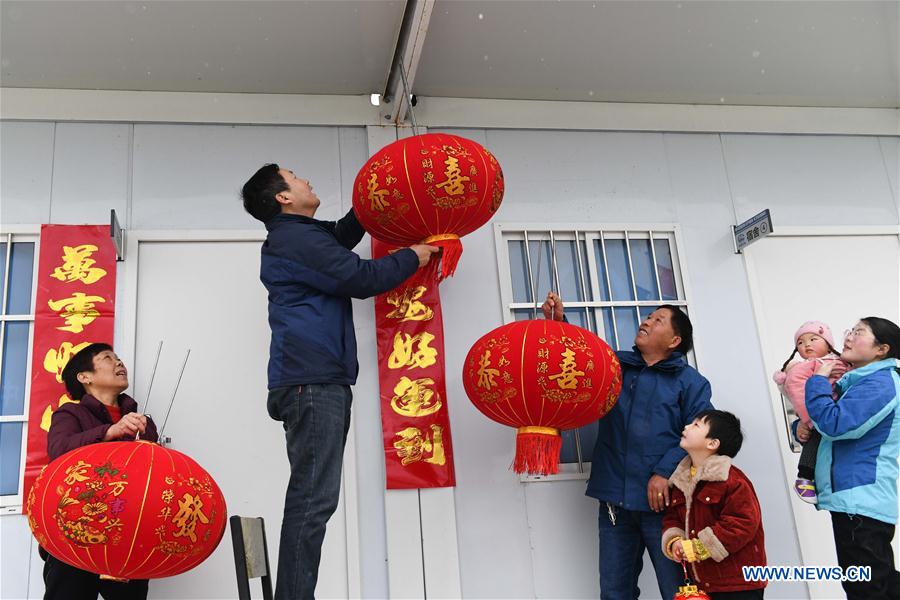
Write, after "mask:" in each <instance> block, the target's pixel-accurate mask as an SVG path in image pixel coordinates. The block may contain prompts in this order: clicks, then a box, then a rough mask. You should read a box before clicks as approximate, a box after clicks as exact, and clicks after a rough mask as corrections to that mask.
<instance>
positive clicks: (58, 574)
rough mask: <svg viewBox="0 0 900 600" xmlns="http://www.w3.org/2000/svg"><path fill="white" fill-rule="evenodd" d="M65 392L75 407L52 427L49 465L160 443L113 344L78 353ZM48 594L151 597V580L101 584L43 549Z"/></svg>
mask: <svg viewBox="0 0 900 600" xmlns="http://www.w3.org/2000/svg"><path fill="white" fill-rule="evenodd" d="M62 378H63V381H64V382H65V384H66V391H68V393H69V396H70V397H71V398H72V399H73V400H76V402H68V403H65V404H63V405H62V406H60V407H59V408H58V409H57V410H56V411H55V412H54V413H53V419H52V420H51V422H50V432H49V433H48V434H47V454H48V455H49V456H50V460H53V459H56V458H57V457H59V456H61V455H63V454H65V453H66V452H68V451H70V450H74V449H75V448H80V447H81V446H86V445H88V444H96V443H98V442H112V441H129V440H134V439H135V438H136V437H137V435H138V434H140V438H141V439H143V440H147V441H150V442H155V441H157V439H158V435H157V432H156V425H155V424H154V423H153V421H152V419H150V418H149V417H147V416H145V415H142V414H140V413H139V412H137V408H138V406H137V402H135V401H134V399H133V398H131V396H128V395H126V394H123V393H122V392H124V391H125V390H126V389H127V388H128V369H126V368H125V365H124V364H122V360H121V359H120V358H119V357H118V356H116V353H115V352H113V349H112V347H111V346H110V345H109V344H91V345H89V346H87V347H85V348H84V349H82V350H81V351H79V352H78V353H76V354H75V355H74V356H72V358H71V359H70V360H69V362H68V363H67V364H66V367H65V368H64V369H63V372H62ZM40 551H41V556H42V557H43V558H44V560H45V563H44V586H45V588H46V590H45V592H44V598H45V600H48V599H57V598H59V599H63V598H65V599H74V598H77V599H79V600H80V599H88V598H90V599H96V598H97V595H98V594H101V595H102V596H103V597H104V598H107V599H110V598H116V599H122V600H131V599H136V600H137V599H140V600H143V599H144V598H146V597H147V580H146V579H133V580H131V581H128V582H119V581H110V580H105V579H101V578H100V576H99V575H97V574H94V573H90V572H88V571H83V570H81V569H76V568H75V567H73V566H71V565H68V564H66V563H64V562H62V561H61V560H57V559H56V558H54V557H53V556H52V555H50V554H49V553H48V552H47V551H46V550H44V549H43V548H41V549H40Z"/></svg>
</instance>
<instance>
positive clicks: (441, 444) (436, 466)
mask: <svg viewBox="0 0 900 600" xmlns="http://www.w3.org/2000/svg"><path fill="white" fill-rule="evenodd" d="M392 249H394V246H390V245H387V244H382V243H381V242H378V241H373V245H372V254H373V256H374V257H375V258H379V257H381V256H385V255H387V253H388V251H389V250H392ZM375 325H376V330H377V334H378V367H379V379H380V388H381V401H382V411H381V420H382V431H383V434H384V452H385V470H386V474H387V487H388V488H389V489H398V488H422V487H447V486H453V485H456V476H455V472H454V469H453V455H452V443H451V438H450V419H449V416H448V414H447V400H446V384H445V374H444V356H443V353H444V344H443V338H444V331H443V320H442V318H441V307H440V295H439V294H438V283H437V281H434V280H433V279H429V273H428V272H427V271H426V270H425V269H420V270H419V271H418V272H417V273H416V274H415V275H413V277H411V278H410V279H408V280H407V281H405V282H404V283H403V284H402V285H400V286H399V287H397V288H396V289H394V290H392V291H390V292H388V293H386V294H381V295H379V296H377V297H376V299H375Z"/></svg>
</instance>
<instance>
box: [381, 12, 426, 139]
mask: <svg viewBox="0 0 900 600" xmlns="http://www.w3.org/2000/svg"><path fill="white" fill-rule="evenodd" d="M434 2H435V0H409V2H407V3H406V10H405V12H404V13H403V21H402V22H401V24H400V31H399V33H398V35H397V45H396V46H395V48H394V56H393V57H392V59H391V65H390V68H389V69H388V75H387V80H386V82H385V86H384V92H383V93H382V95H381V97H382V102H383V106H384V107H385V109H386V110H385V112H384V113H383V115H384V119H385V121H389V122H390V123H391V124H393V125H398V126H399V125H402V124H403V123H404V121H405V120H406V117H407V113H412V107H413V105H414V104H415V96H414V95H413V93H412V90H413V81H414V80H415V77H416V71H417V69H418V66H419V60H420V59H421V57H422V47H423V45H424V44H425V35H426V34H427V33H428V23H429V21H430V20H431V13H432V10H433V9H434ZM412 118H413V127H415V117H414V116H412Z"/></svg>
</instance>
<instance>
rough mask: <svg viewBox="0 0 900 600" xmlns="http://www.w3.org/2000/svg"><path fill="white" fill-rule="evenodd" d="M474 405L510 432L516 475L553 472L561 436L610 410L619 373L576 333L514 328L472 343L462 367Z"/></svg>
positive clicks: (563, 326)
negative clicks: (515, 432) (513, 437)
mask: <svg viewBox="0 0 900 600" xmlns="http://www.w3.org/2000/svg"><path fill="white" fill-rule="evenodd" d="M463 384H464V385H465V388H466V394H467V395H468V396H469V399H470V400H471V401H472V403H473V404H474V405H475V406H476V407H477V408H478V410H480V411H481V412H482V413H484V414H485V416H487V417H488V418H490V419H493V420H494V421H497V422H498V423H503V424H504V425H509V426H510V427H516V428H517V429H518V435H517V436H516V458H515V461H514V463H513V470H515V472H516V473H523V472H527V473H540V474H543V475H548V474H552V473H556V472H557V471H558V470H559V452H560V449H561V447H562V437H561V436H560V434H559V430H561V429H575V428H577V427H581V426H583V425H587V424H588V423H591V422H593V421H596V420H597V419H599V418H600V417H602V416H604V415H605V414H606V413H608V412H609V411H610V409H612V407H613V405H614V404H615V403H616V400H617V399H618V397H619V392H620V390H621V388H622V370H621V367H620V366H619V360H618V359H617V358H616V355H615V353H613V351H612V349H611V348H610V347H609V346H608V345H607V344H606V342H604V341H603V340H601V339H600V338H599V337H597V336H596V335H594V334H593V333H591V332H590V331H587V330H586V329H582V328H580V327H576V326H575V325H570V324H569V323H565V322H562V321H551V320H547V319H540V320H533V321H515V322H513V323H508V324H507V325H503V326H502V327H498V328H497V329H494V330H493V331H491V332H490V333H488V334H487V335H485V336H484V337H482V338H481V339H480V340H478V341H477V342H475V345H474V346H472V349H471V350H469V354H468V355H467V356H466V360H465V363H464V364H463Z"/></svg>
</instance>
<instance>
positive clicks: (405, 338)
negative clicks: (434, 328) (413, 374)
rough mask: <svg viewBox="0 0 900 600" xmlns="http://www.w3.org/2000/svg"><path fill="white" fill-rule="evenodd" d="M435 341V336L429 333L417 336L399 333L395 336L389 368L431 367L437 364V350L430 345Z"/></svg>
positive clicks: (425, 332) (389, 358)
mask: <svg viewBox="0 0 900 600" xmlns="http://www.w3.org/2000/svg"><path fill="white" fill-rule="evenodd" d="M433 340H434V336H433V335H432V334H430V333H428V332H427V331H424V332H422V333H420V334H417V335H410V334H408V333H402V332H398V333H397V334H396V335H394V351H393V352H391V355H390V356H389V357H388V368H389V369H400V368H403V367H410V368H416V367H418V368H420V369H424V368H426V367H430V366H431V365H433V364H434V363H436V362H437V349H435V348H432V347H430V346H429V345H428V344H430V343H431V342H432V341H433ZM414 346H415V347H414Z"/></svg>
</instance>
